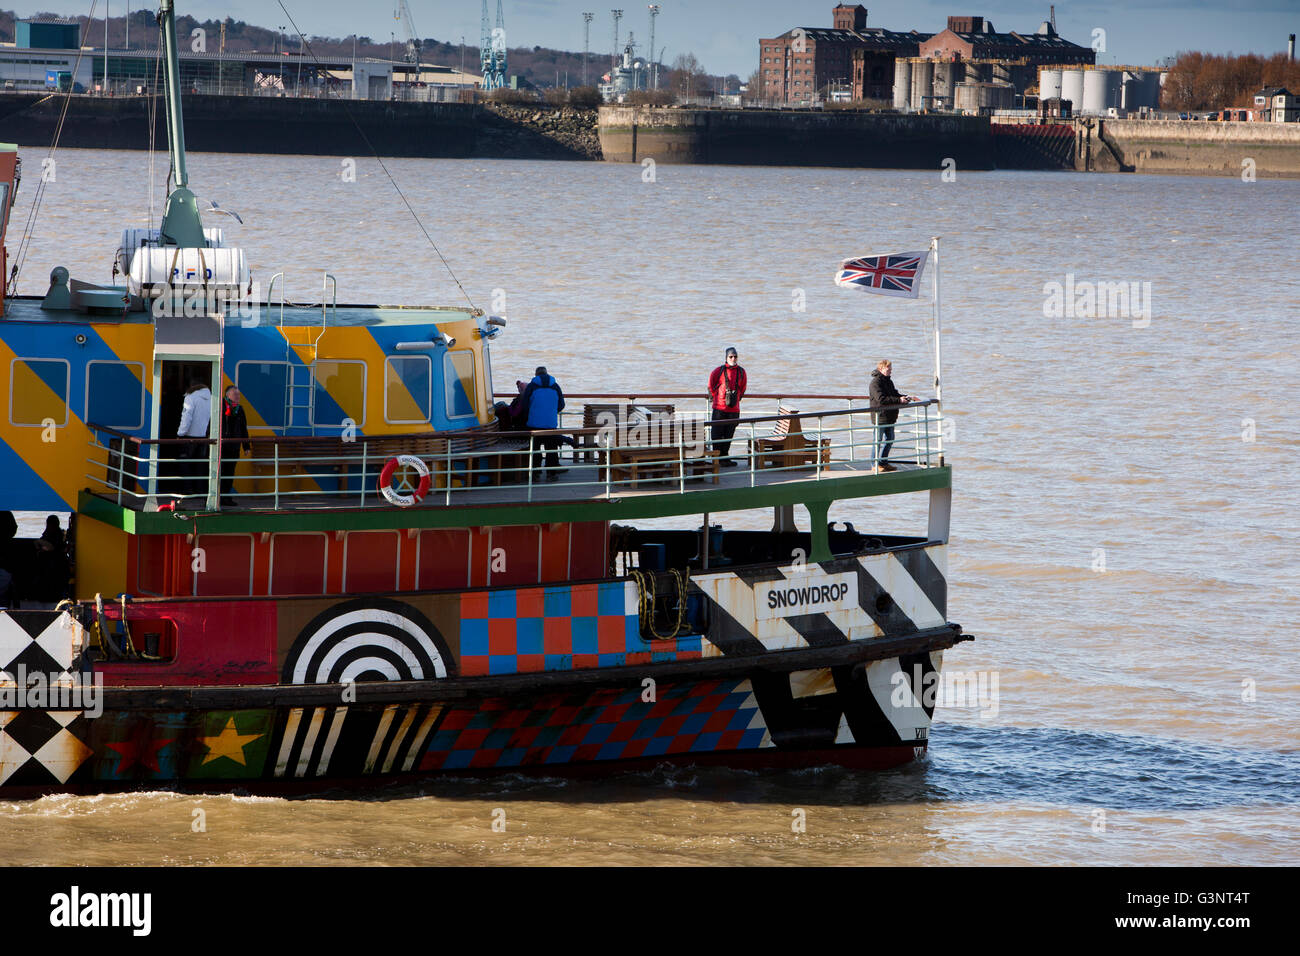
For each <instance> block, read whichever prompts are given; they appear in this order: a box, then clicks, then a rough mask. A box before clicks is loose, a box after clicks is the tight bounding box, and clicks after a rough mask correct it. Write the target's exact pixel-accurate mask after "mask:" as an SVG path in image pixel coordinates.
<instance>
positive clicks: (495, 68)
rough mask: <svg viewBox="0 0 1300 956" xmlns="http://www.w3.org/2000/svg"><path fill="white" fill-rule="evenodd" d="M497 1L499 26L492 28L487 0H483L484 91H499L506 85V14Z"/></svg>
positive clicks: (482, 55) (481, 62) (480, 59)
mask: <svg viewBox="0 0 1300 956" xmlns="http://www.w3.org/2000/svg"><path fill="white" fill-rule="evenodd" d="M501 4H502V0H497V25H496V29H492V28H491V21H490V20H489V19H488V4H487V0H483V32H482V38H481V39H480V41H479V64H480V65H481V66H482V68H483V89H485V90H499V89H501V88H502V87H503V86H505V85H506V14H505V10H504V9H503V8H502V5H501Z"/></svg>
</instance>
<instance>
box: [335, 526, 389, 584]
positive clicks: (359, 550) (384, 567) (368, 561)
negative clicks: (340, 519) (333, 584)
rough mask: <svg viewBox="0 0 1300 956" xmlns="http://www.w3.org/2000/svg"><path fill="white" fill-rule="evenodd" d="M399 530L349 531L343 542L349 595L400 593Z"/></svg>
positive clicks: (344, 578)
mask: <svg viewBox="0 0 1300 956" xmlns="http://www.w3.org/2000/svg"><path fill="white" fill-rule="evenodd" d="M400 534H401V532H398V531H349V532H348V534H347V538H346V540H345V541H344V542H343V546H344V549H345V553H344V558H343V590H344V592H345V593H347V594H360V593H363V592H366V591H396V590H397V548H398V537H399V535H400Z"/></svg>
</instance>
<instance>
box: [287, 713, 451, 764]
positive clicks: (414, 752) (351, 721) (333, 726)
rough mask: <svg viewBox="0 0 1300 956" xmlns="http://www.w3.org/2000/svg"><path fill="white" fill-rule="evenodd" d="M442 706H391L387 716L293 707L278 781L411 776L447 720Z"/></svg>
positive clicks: (288, 715) (288, 714)
mask: <svg viewBox="0 0 1300 956" xmlns="http://www.w3.org/2000/svg"><path fill="white" fill-rule="evenodd" d="M442 711H443V705H441V704H424V703H418V704H390V705H388V706H387V707H384V708H383V709H382V710H379V709H373V708H358V707H356V706H355V705H353V706H352V707H348V706H339V707H294V708H291V709H290V710H289V711H288V713H287V714H286V715H285V717H284V718H283V725H282V727H281V728H280V748H279V752H278V755H277V757H276V762H275V771H274V773H275V776H277V777H296V778H304V777H324V776H336V777H338V776H345V777H353V776H361V775H366V774H386V773H399V772H408V771H410V770H411V769H412V768H413V767H414V766H415V761H416V759H417V758H418V757H419V755H420V754H421V753H422V752H423V749H424V746H425V744H426V743H427V742H428V740H429V736H430V734H432V733H433V730H434V727H435V726H436V724H437V720H438V717H439V716H440V715H441V714H442Z"/></svg>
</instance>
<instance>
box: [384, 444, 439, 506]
mask: <svg viewBox="0 0 1300 956" xmlns="http://www.w3.org/2000/svg"><path fill="white" fill-rule="evenodd" d="M401 467H406V468H414V469H415V470H416V471H417V472H419V474H420V482H419V484H418V485H417V486H416V488H415V490H414V491H413V492H412V493H411V494H409V495H405V494H402V493H401V492H399V491H397V490H396V489H395V488H393V475H395V474H396V473H397V469H398V468H401ZM379 493H380V494H381V495H383V496H384V497H385V498H386V499H387V500H388V502H389V503H390V504H394V505H397V506H398V507H399V508H409V507H410V506H411V505H413V504H415V503H416V502H418V501H420V499H422V498H423V497H424V496H425V495H427V494H428V493H429V467H428V466H427V465H426V464H425V463H424V462H422V461H421V460H420V459H419V458H417V457H415V456H414V455H397V456H395V457H393V458H390V459H388V461H387V462H385V463H384V468H383V470H382V471H381V472H380V473H379Z"/></svg>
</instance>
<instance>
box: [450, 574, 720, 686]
mask: <svg viewBox="0 0 1300 956" xmlns="http://www.w3.org/2000/svg"><path fill="white" fill-rule="evenodd" d="M460 617H461V622H460V654H461V661H460V668H461V674H463V675H464V676H465V677H484V676H489V675H493V676H494V675H500V674H534V673H540V672H542V671H568V670H581V669H585V668H592V667H620V666H623V665H626V664H650V663H658V662H660V661H680V660H694V659H697V658H699V656H700V637H699V635H694V636H690V637H684V638H681V639H680V640H673V641H654V642H647V641H644V640H642V638H641V629H640V618H639V617H638V614H637V600H636V585H635V584H633V583H632V582H630V581H604V582H601V583H599V584H574V585H559V586H555V587H546V588H520V589H518V590H503V591H477V592H473V593H468V594H462V595H461V599H460Z"/></svg>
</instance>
